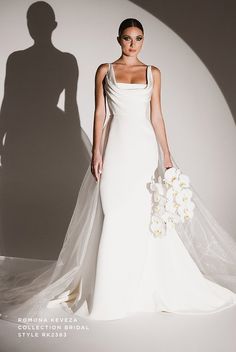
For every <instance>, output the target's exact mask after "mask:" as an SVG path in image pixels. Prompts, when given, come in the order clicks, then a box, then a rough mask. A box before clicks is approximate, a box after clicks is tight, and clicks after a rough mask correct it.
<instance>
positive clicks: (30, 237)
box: [0, 0, 236, 259]
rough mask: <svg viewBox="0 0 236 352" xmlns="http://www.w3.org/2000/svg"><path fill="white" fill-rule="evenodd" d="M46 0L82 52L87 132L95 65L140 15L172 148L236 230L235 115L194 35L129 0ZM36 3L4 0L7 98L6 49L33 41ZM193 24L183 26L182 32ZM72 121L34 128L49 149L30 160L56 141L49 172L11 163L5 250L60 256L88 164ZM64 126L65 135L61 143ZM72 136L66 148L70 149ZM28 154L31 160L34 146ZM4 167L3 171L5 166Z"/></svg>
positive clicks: (70, 45) (62, 46) (0, 36)
mask: <svg viewBox="0 0 236 352" xmlns="http://www.w3.org/2000/svg"><path fill="white" fill-rule="evenodd" d="M49 3H50V4H51V6H52V7H53V9H54V11H55V14H56V20H57V21H58V27H57V28H56V29H55V31H54V32H53V43H54V45H55V47H56V48H58V49H59V50H61V51H63V52H68V53H71V54H73V55H74V58H75V59H76V60H77V65H78V68H79V81H78V91H77V103H78V108H79V115H78V117H79V118H80V121H81V125H82V127H83V128H84V130H85V131H86V133H87V135H88V137H89V139H90V140H91V138H92V122H93V110H94V85H93V84H94V74H95V70H96V68H97V66H98V65H99V64H100V63H103V62H112V61H114V60H116V59H117V58H118V57H119V55H120V50H119V46H118V44H117V42H116V35H117V29H118V26H119V24H120V22H121V21H122V20H123V19H124V18H126V17H136V18H138V19H139V20H140V21H141V22H142V23H143V25H144V29H145V43H144V47H143V51H142V53H141V56H140V59H141V60H142V61H144V62H145V63H148V64H153V65H155V66H157V67H159V68H160V70H161V73H162V109H163V114H164V118H165V121H166V127H167V134H168V141H169V145H170V149H171V152H172V154H173V156H174V158H175V160H176V161H177V163H178V164H179V166H180V167H181V170H182V171H183V172H184V173H186V174H188V175H189V176H190V180H191V181H192V184H193V186H194V187H195V189H196V190H197V191H198V193H199V195H200V196H201V198H202V199H203V200H204V201H205V203H206V205H207V206H208V207H209V209H210V210H211V211H212V213H213V215H214V216H215V217H216V218H217V219H218V221H219V222H220V223H221V224H222V225H223V226H224V227H225V228H226V230H228V231H229V232H230V233H232V235H235V227H236V223H235V216H234V203H235V183H234V173H235V156H234V154H235V150H236V148H235V146H236V140H235V124H234V120H233V116H232V113H231V111H230V108H229V106H228V104H227V102H226V100H225V97H224V92H222V91H221V89H220V87H219V85H218V82H217V81H216V80H215V77H214V76H213V75H212V72H210V71H209V69H208V67H207V66H206V65H205V64H204V62H203V61H202V58H201V57H199V56H198V55H197V54H196V53H195V52H194V50H193V48H191V43H190V40H188V44H187V43H186V42H185V41H184V40H183V39H182V38H181V36H180V35H178V34H176V33H175V32H174V31H173V30H172V29H170V27H168V26H167V25H166V24H164V23H163V22H161V21H160V20H159V19H158V18H156V17H154V16H153V15H151V14H150V13H148V12H146V11H145V10H143V9H141V8H140V7H138V6H136V5H135V4H133V3H131V2H128V1H113V0H112V1H108V0H107V1H106V0H102V1H86V3H84V2H83V1H78V0H77V1H75V0H69V1H61V0H60V1H59V0H54V1H49ZM30 4H31V1H26V0H21V1H19V2H18V1H6V0H4V1H1V12H0V20H1V28H2V29H1V32H0V40H1V43H4V45H2V46H1V56H0V82H1V85H0V96H1V100H2V97H3V93H4V77H5V65H6V60H7V58H8V56H9V54H10V53H12V52H14V51H18V50H24V49H26V48H27V47H29V46H31V45H32V44H33V42H32V39H31V37H30V36H29V33H28V29H27V26H26V11H27V9H28V6H29V5H30ZM222 16H223V15H222ZM190 29H191V28H189V27H187V28H186V32H188V31H189V30H190ZM209 30H210V26H209ZM210 44H211V43H210V42H209V48H208V50H209V52H210V51H211V45H210ZM18 69H19V70H20V68H18ZM44 89H45V90H46V92H47V89H49V88H48V86H47V85H46V84H45V86H44ZM49 93H50V92H49ZM63 100H64V96H63V94H62V95H61V97H60V100H59V101H58V107H59V108H60V109H61V110H63V109H64V107H63ZM10 103H11V102H9V104H10ZM29 105H30V101H29ZM48 122H49V121H48ZM67 127H68V128H67V130H66V131H67V134H63V127H61V126H59V125H57V124H55V126H54V128H53V130H52V133H51V134H50V135H49V136H48V135H47V139H45V138H46V137H45V136H46V134H45V135H43V134H42V135H39V136H37V137H38V139H39V140H40V138H41V140H42V143H44V152H45V151H46V153H44V155H43V154H42V155H41V157H42V159H40V160H34V161H35V164H36V165H44V167H45V165H47V164H43V163H44V162H45V159H46V156H47V155H46V154H47V150H48V152H49V151H51V150H52V143H53V148H54V149H53V150H54V154H53V156H54V159H51V160H55V162H56V164H55V165H56V166H55V168H53V165H54V164H52V165H51V166H50V165H49V164H48V167H49V166H50V174H49V171H47V170H45V173H43V171H44V170H42V169H41V171H42V174H40V175H39V172H38V173H37V172H35V173H34V174H32V171H33V170H32V165H31V164H30V163H28V164H27V165H26V166H25V168H24V175H23V176H24V177H23V178H22V179H20V177H19V175H15V174H14V173H13V172H12V175H13V176H12V177H13V178H16V179H17V180H20V186H19V185H18V188H17V189H15V188H14V187H16V184H15V182H14V183H13V182H12V183H10V181H11V178H10V177H9V178H8V179H7V180H8V181H9V183H7V185H6V183H4V187H5V186H6V187H5V189H7V192H6V191H5V193H3V194H4V197H3V196H2V197H1V202H2V203H1V204H2V205H1V214H0V215H1V234H0V235H1V255H12V256H25V257H36V258H44V259H55V258H56V257H57V255H58V253H59V250H60V248H61V245H62V243H63V239H64V236H65V232H66V229H67V226H68V223H69V220H70V217H71V214H72V211H73V208H74V205H75V202H76V195H77V192H78V189H79V186H80V182H81V180H82V175H83V172H84V170H85V165H86V161H85V162H84V160H85V159H84V155H82V154H83V153H84V152H83V151H82V152H81V149H80V148H79V146H80V144H79V143H78V145H77V144H76V143H77V142H76V140H73V143H72V142H71V134H70V131H71V133H72V131H73V129H72V125H71V124H70V123H68V125H67ZM26 130H27V126H24V121H23V119H22V123H21V136H22V137H25V136H26V135H25V136H24V132H22V131H26ZM53 131H54V132H53ZM29 133H30V131H29V130H28V131H27V134H29ZM54 133H55V134H54ZM60 136H63V143H64V144H63V143H62V140H61V139H60ZM18 137H19V136H18ZM69 143H70V148H68V149H66V148H67V147H68V144H69ZM63 146H64V147H63ZM12 147H13V148H14V140H13V141H12ZM57 147H58V149H57ZM73 147H74V149H73ZM47 148H48V149H47ZM27 152H29V151H27ZM30 153H31V151H30ZM30 153H29V154H30ZM31 154H32V155H31V157H32V160H33V157H34V154H33V150H32V153H31ZM56 159H57V160H56ZM47 160H49V159H47ZM9 170H10V171H11V166H9ZM19 170H20V168H19V169H18V171H19ZM39 170H40V168H39ZM81 170H82V172H81ZM27 171H28V172H27ZM2 173H3V175H4V170H2ZM32 175H34V179H33V180H32V178H33V177H32ZM5 180H6V177H5ZM42 180H43V181H42ZM8 181H7V182H8ZM5 182H6V181H5ZM43 182H45V183H43ZM2 185H3V184H2ZM29 185H30V186H32V187H29ZM19 187H20V191H19ZM0 196H1V195H0ZM6 204H7V207H6Z"/></svg>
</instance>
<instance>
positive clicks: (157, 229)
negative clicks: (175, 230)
mask: <svg viewBox="0 0 236 352" xmlns="http://www.w3.org/2000/svg"><path fill="white" fill-rule="evenodd" d="M152 220H153V221H152V223H151V230H152V232H153V235H154V236H155V237H157V236H164V235H165V224H164V223H163V221H161V219H160V218H159V217H158V216H156V217H154V216H153V217H152Z"/></svg>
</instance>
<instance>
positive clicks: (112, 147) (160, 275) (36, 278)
mask: <svg viewBox="0 0 236 352" xmlns="http://www.w3.org/2000/svg"><path fill="white" fill-rule="evenodd" d="M152 87H153V76H152V68H151V65H148V66H147V84H131V83H118V82H116V78H115V72H114V68H113V66H112V64H109V69H108V72H107V74H106V77H105V92H106V97H107V98H106V99H107V105H108V109H109V112H110V116H109V118H108V119H107V120H106V122H105V125H104V128H103V135H102V151H103V172H102V175H101V178H100V180H99V182H98V183H96V182H95V179H94V177H93V175H92V174H91V171H90V167H89V168H88V170H87V172H86V174H85V177H84V181H83V183H82V185H81V188H80V192H79V195H78V199H77V203H76V207H75V210H74V213H73V216H72V218H71V222H70V225H69V228H68V230H67V234H66V237H65V241H64V243H63V247H62V249H61V252H60V255H59V257H58V260H57V261H51V262H47V261H45V263H44V265H42V266H41V267H39V268H38V269H37V270H36V269H34V270H31V271H30V270H28V271H25V272H22V273H15V275H14V273H13V274H12V273H11V274H9V272H8V269H7V266H5V267H4V265H2V270H1V277H0V280H1V281H0V284H1V288H0V293H2V295H1V299H0V308H1V313H2V318H3V319H7V320H11V321H17V317H19V316H21V317H22V316H23V317H39V316H43V311H44V309H51V308H55V307H59V306H60V307H61V308H62V309H64V310H66V311H67V312H68V313H69V314H75V315H77V316H82V317H87V318H88V319H101V320H112V319H119V318H124V317H126V316H129V315H130V314H132V313H135V312H161V311H163V312H170V313H178V314H206V313H213V312H218V311H220V310H222V309H226V308H229V307H231V306H233V305H235V304H236V243H235V241H234V240H233V238H232V237H231V236H230V235H229V234H228V233H226V231H225V230H224V229H223V228H222V227H221V226H220V225H219V224H218V223H217V222H216V220H215V219H214V217H213V216H212V215H211V214H210V212H209V211H208V210H207V209H206V207H205V206H204V205H203V203H202V202H201V200H200V198H199V196H197V193H196V191H195V190H194V189H193V188H192V191H193V201H194V202H195V205H196V208H195V212H194V217H193V219H192V220H191V222H189V223H185V224H178V225H176V229H172V230H171V229H169V230H168V233H167V235H166V236H164V237H161V238H155V237H154V236H153V234H152V232H151V229H150V221H151V207H152V197H151V193H150V191H149V188H148V185H149V184H150V182H151V177H152V176H153V175H154V174H156V175H158V174H160V175H163V173H164V167H163V163H162V155H161V151H160V147H159V144H158V141H157V139H156V136H155V133H154V129H153V127H152V124H151V122H150V98H151V94H152ZM86 143H87V144H88V142H86ZM90 147H91V146H88V148H90ZM172 161H173V164H174V165H175V166H176V167H178V166H177V164H176V162H175V161H174V159H173V156H172ZM15 260H16V259H15ZM22 282H23V284H22Z"/></svg>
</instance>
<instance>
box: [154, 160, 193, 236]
mask: <svg viewBox="0 0 236 352" xmlns="http://www.w3.org/2000/svg"><path fill="white" fill-rule="evenodd" d="M150 189H151V192H152V197H153V203H152V204H153V206H152V215H151V232H152V233H153V235H154V237H163V236H165V235H166V233H167V230H168V229H169V228H174V227H175V224H177V223H179V222H182V223H184V222H185V221H189V220H190V219H191V218H192V217H193V210H194V208H195V204H194V203H193V202H192V191H191V190H190V182H189V177H188V176H187V175H184V174H182V173H181V171H180V169H176V168H175V167H170V168H168V169H167V170H166V171H165V173H164V178H163V179H162V178H161V176H158V180H157V182H156V181H155V179H154V177H152V180H151V184H150Z"/></svg>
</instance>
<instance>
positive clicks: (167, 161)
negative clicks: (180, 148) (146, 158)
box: [164, 154, 173, 170]
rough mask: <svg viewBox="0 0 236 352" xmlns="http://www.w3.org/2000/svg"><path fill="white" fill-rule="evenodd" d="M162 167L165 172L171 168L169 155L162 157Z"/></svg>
mask: <svg viewBox="0 0 236 352" xmlns="http://www.w3.org/2000/svg"><path fill="white" fill-rule="evenodd" d="M164 167H165V169H166V170H167V169H169V168H171V167H173V164H172V161H171V157H170V154H166V155H164Z"/></svg>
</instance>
